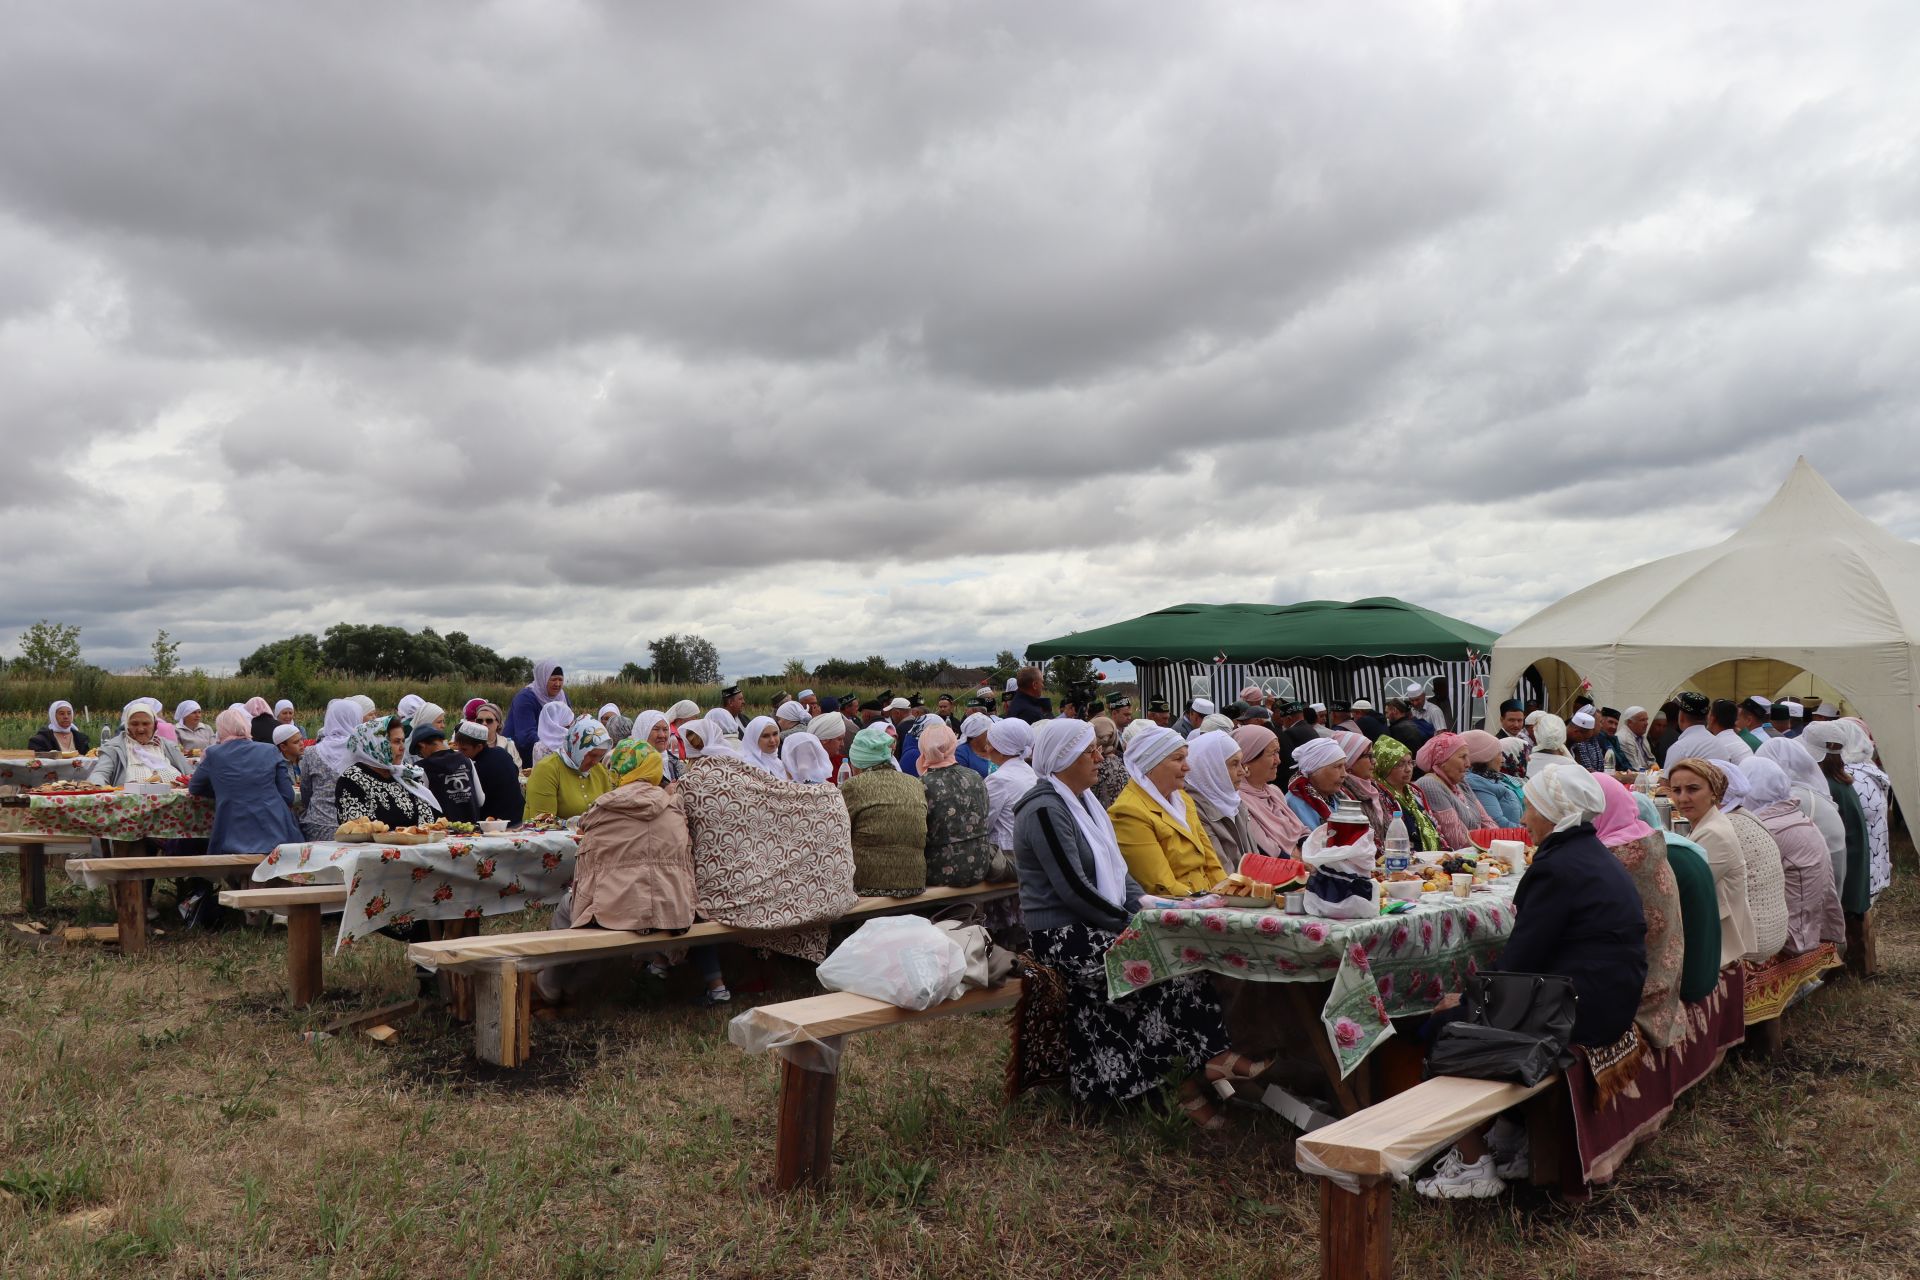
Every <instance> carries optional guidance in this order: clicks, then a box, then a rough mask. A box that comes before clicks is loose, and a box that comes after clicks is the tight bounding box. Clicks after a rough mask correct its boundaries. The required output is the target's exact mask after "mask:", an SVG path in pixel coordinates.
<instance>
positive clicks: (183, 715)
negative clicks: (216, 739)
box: [47, 698, 200, 724]
mask: <svg viewBox="0 0 1920 1280" xmlns="http://www.w3.org/2000/svg"><path fill="white" fill-rule="evenodd" d="M199 709H200V704H199V703H197V702H195V701H194V700H193V699H192V698H186V699H184V700H182V701H180V702H177V703H175V704H174V707H173V722H174V723H175V724H184V723H185V722H186V719H187V717H188V716H190V715H192V714H193V713H194V712H196V711H198V710H199ZM47 718H48V719H49V720H51V719H52V718H53V717H52V716H48V717H47Z"/></svg>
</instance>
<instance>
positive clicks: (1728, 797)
mask: <svg viewBox="0 0 1920 1280" xmlns="http://www.w3.org/2000/svg"><path fill="white" fill-rule="evenodd" d="M1714 763H1715V764H1717V765H1719V766H1720V772H1721V773H1724V774H1726V775H1727V791H1726V794H1725V795H1723V796H1721V797H1720V808H1721V810H1722V811H1723V812H1726V813H1732V812H1733V811H1734V810H1735V809H1738V808H1740V807H1741V806H1742V805H1744V804H1746V802H1747V774H1746V771H1745V770H1744V769H1742V768H1741V767H1740V766H1739V765H1737V764H1735V763H1733V761H1731V760H1715V761H1714Z"/></svg>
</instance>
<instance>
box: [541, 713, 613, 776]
mask: <svg viewBox="0 0 1920 1280" xmlns="http://www.w3.org/2000/svg"><path fill="white" fill-rule="evenodd" d="M576 718H577V717H575V715H574V714H573V708H572V707H570V706H568V705H567V704H566V703H564V702H560V701H554V702H549V703H548V704H547V705H546V706H544V707H542V708H540V729H539V732H538V734H537V735H536V736H535V738H534V743H533V764H534V767H535V768H538V767H539V766H540V762H541V761H542V760H545V759H546V758H547V757H548V756H550V755H552V754H553V753H554V752H556V751H558V750H560V748H561V747H562V746H564V745H565V744H566V741H567V730H569V729H571V728H573V722H574V720H575V719H576ZM595 723H598V722H597V721H596V722H595Z"/></svg>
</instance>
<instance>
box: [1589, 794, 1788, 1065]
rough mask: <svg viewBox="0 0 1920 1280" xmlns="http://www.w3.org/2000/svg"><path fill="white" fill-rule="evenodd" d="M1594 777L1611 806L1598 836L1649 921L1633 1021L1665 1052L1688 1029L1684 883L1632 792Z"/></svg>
mask: <svg viewBox="0 0 1920 1280" xmlns="http://www.w3.org/2000/svg"><path fill="white" fill-rule="evenodd" d="M1593 778H1594V781H1596V782H1598V783H1599V784H1600V790H1601V792H1602V794H1604V795H1605V796H1606V797H1607V807H1606V808H1605V809H1603V810H1601V811H1600V816H1599V817H1597V818H1595V819H1594V820H1593V829H1594V833H1595V834H1596V835H1598V836H1599V837H1600V843H1601V844H1603V845H1605V846H1607V848H1609V849H1611V850H1612V851H1613V856H1614V857H1615V858H1616V859H1617V860H1618V861H1619V863H1620V865H1621V866H1622V867H1625V868H1626V870H1627V874H1628V875H1629V876H1632V877H1633V887H1634V888H1636V889H1638V890H1639V891H1640V910H1641V913H1642V914H1643V915H1645V916H1646V919H1647V980H1646V983H1645V985H1644V986H1642V987H1641V989H1640V1009H1639V1011H1638V1012H1637V1013H1635V1014H1634V1021H1635V1022H1637V1023H1639V1024H1640V1032H1641V1034H1642V1035H1644V1036H1645V1037H1646V1038H1647V1043H1649V1044H1651V1045H1652V1046H1653V1047H1654V1048H1656V1049H1665V1048H1667V1047H1668V1046H1669V1045H1673V1044H1676V1043H1678V1042H1679V1040H1680V1038H1681V1037H1682V1036H1683V1035H1685V1034H1686V1029H1687V1024H1686V1016H1685V1015H1684V1013H1682V1011H1681V1008H1680V967H1681V963H1682V962H1683V961H1684V960H1685V959H1686V955H1687V939H1686V933H1685V931H1684V930H1683V929H1682V928H1681V911H1680V883H1679V881H1677V880H1675V879H1674V878H1673V867H1672V865H1671V864H1669V863H1668V861H1667V839H1666V837H1665V836H1664V835H1662V834H1661V833H1660V832H1658V831H1656V830H1655V829H1654V828H1652V827H1650V826H1648V825H1647V824H1646V823H1645V822H1643V821H1641V819H1640V810H1639V807H1638V803H1637V802H1636V801H1635V800H1634V798H1633V793H1632V792H1631V791H1628V790H1627V789H1626V788H1625V787H1623V786H1621V785H1620V783H1619V782H1618V781H1617V780H1615V779H1614V778H1613V777H1611V776H1610V775H1608V774H1604V773H1596V774H1594V775H1593ZM1824 851H1825V850H1824V847H1823V849H1822V852H1824Z"/></svg>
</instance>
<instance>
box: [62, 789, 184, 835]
mask: <svg viewBox="0 0 1920 1280" xmlns="http://www.w3.org/2000/svg"><path fill="white" fill-rule="evenodd" d="M27 825H28V827H30V828H32V829H33V830H35V831H45V832H47V833H48V834H49V835H65V836H99V837H100V838H101V839H102V840H146V839H154V840H200V839H204V838H205V837H206V836H207V835H208V833H210V832H211V831H212V830H213V801H212V800H210V799H206V798H203V797H201V796H192V795H188V794H187V793H186V792H184V791H175V792H172V793H170V794H168V795H164V796H148V795H136V794H134V793H133V792H130V791H110V792H106V793H105V794H102V795H91V796H34V797H32V798H31V800H30V801H29V805H28V808H27Z"/></svg>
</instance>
